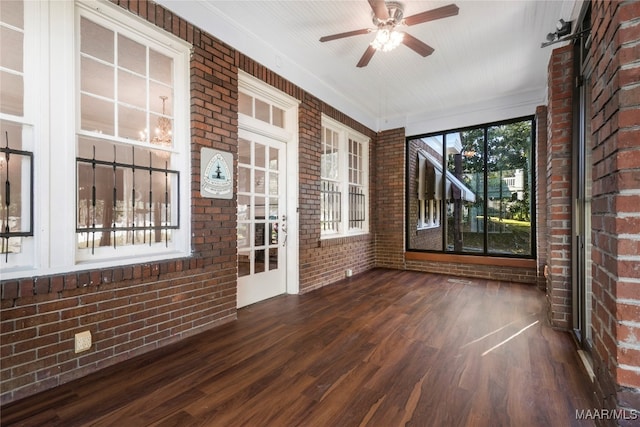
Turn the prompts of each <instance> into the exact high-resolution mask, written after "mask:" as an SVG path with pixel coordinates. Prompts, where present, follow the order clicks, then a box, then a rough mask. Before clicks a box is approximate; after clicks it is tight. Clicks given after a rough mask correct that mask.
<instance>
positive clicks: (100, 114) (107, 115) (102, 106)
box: [80, 95, 144, 138]
mask: <svg viewBox="0 0 640 427" xmlns="http://www.w3.org/2000/svg"><path fill="white" fill-rule="evenodd" d="M80 102H81V107H80V108H81V111H82V112H81V124H80V126H81V127H82V129H83V130H88V131H92V132H99V133H104V134H106V135H114V134H115V123H114V104H113V102H110V101H105V100H102V99H98V98H94V97H92V96H88V95H82V97H81V100H80ZM142 128H144V125H143V126H142ZM136 138H137V135H136Z"/></svg>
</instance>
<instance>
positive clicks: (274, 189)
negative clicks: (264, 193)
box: [269, 172, 279, 196]
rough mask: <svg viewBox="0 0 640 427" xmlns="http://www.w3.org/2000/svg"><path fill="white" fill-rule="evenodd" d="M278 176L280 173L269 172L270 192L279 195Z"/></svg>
mask: <svg viewBox="0 0 640 427" xmlns="http://www.w3.org/2000/svg"><path fill="white" fill-rule="evenodd" d="M278 178H279V175H278V174H277V173H275V172H271V173H270V174H269V194H270V195H272V196H277V195H278Z"/></svg>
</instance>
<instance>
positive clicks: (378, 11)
mask: <svg viewBox="0 0 640 427" xmlns="http://www.w3.org/2000/svg"><path fill="white" fill-rule="evenodd" d="M369 5H370V6H371V9H373V14H374V15H375V16H376V18H378V19H379V20H381V21H386V20H387V19H389V9H388V8H387V5H386V4H385V2H384V0H369Z"/></svg>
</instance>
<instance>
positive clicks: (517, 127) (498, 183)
mask: <svg viewBox="0 0 640 427" xmlns="http://www.w3.org/2000/svg"><path fill="white" fill-rule="evenodd" d="M487 143H488V157H487V184H488V187H487V221H488V222H487V227H488V230H487V231H488V248H487V250H488V252H489V253H496V254H510V255H530V254H531V218H530V212H531V197H530V193H531V191H530V182H529V179H528V178H527V177H528V176H529V175H530V173H529V171H530V167H531V166H530V163H529V162H530V157H531V156H530V154H529V153H530V152H531V121H525V122H517V123H511V124H505V125H501V126H493V127H490V128H489V129H488V133H487Z"/></svg>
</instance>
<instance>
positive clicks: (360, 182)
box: [320, 116, 369, 237]
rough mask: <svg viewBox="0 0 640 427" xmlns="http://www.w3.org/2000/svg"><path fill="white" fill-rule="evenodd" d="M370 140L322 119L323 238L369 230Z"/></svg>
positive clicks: (321, 218) (329, 120) (321, 200)
mask: <svg viewBox="0 0 640 427" xmlns="http://www.w3.org/2000/svg"><path fill="white" fill-rule="evenodd" d="M368 165H369V140H368V139H367V138H366V137H365V136H363V135H361V134H359V133H357V132H355V131H353V130H351V129H349V128H348V127H346V126H344V125H342V124H340V123H338V122H336V121H335V120H332V119H329V118H327V117H324V116H323V118H322V153H321V161H320V178H321V179H320V230H321V235H322V236H323V237H333V236H345V235H350V234H361V233H367V232H368V231H369V228H368V227H369V222H368V216H367V215H368V205H369V202H368V182H369V173H368Z"/></svg>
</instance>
